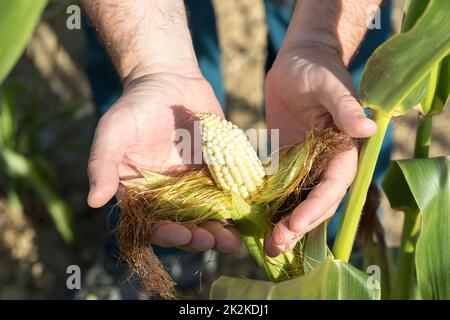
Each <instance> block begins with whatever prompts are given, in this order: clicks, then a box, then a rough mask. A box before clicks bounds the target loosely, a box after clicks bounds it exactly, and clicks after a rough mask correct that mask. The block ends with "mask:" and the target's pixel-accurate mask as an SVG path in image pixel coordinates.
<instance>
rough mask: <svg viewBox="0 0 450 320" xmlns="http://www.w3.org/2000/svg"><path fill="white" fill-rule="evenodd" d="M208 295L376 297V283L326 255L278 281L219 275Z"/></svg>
mask: <svg viewBox="0 0 450 320" xmlns="http://www.w3.org/2000/svg"><path fill="white" fill-rule="evenodd" d="M210 298H211V299H217V300H218V299H225V300H228V299H233V300H336V299H342V300H344V299H345V300H350V299H379V298H380V290H379V283H378V281H377V280H376V279H374V278H371V277H369V276H368V275H367V274H365V273H363V272H362V271H360V270H358V269H356V268H354V267H353V266H351V265H350V264H347V263H345V262H342V261H339V260H333V259H332V258H331V257H329V258H327V259H326V260H325V261H323V262H322V263H321V264H319V265H318V266H317V267H316V268H315V269H314V270H312V271H310V272H309V273H307V274H305V275H303V276H300V277H297V278H294V279H291V280H287V281H283V282H279V283H274V282H269V281H259V280H248V279H241V278H233V277H220V278H219V279H217V280H216V281H215V282H214V283H213V285H212V288H211V293H210Z"/></svg>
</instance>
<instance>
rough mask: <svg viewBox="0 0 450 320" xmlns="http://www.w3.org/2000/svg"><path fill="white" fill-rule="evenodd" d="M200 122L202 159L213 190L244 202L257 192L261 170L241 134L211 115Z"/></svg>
mask: <svg viewBox="0 0 450 320" xmlns="http://www.w3.org/2000/svg"><path fill="white" fill-rule="evenodd" d="M196 115H197V117H198V118H199V119H200V130H201V135H202V151H203V157H204V160H205V162H206V164H207V165H208V168H209V171H210V172H211V175H212V176H213V178H214V181H215V182H216V184H217V186H218V187H219V188H220V189H221V190H224V191H230V192H234V193H238V194H239V195H240V196H241V197H243V198H248V197H249V196H250V195H252V194H254V193H255V192H256V191H258V190H259V188H260V187H261V185H262V184H263V178H264V176H265V173H264V167H263V165H262V163H261V160H259V158H258V155H257V154H256V151H255V150H254V149H253V147H252V145H251V144H250V141H249V140H248V138H247V137H246V136H245V134H244V132H243V131H242V130H241V129H239V128H238V127H237V126H236V125H234V124H232V123H231V122H230V121H226V120H223V119H221V118H220V117H219V116H217V115H215V114H211V113H197V114H196Z"/></svg>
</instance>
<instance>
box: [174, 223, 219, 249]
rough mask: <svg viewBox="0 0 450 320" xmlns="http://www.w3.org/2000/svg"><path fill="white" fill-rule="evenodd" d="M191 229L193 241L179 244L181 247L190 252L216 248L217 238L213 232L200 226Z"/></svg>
mask: <svg viewBox="0 0 450 320" xmlns="http://www.w3.org/2000/svg"><path fill="white" fill-rule="evenodd" d="M190 231H191V235H192V238H191V241H190V242H189V243H188V244H187V245H184V246H179V247H178V248H179V249H182V250H185V251H188V252H200V251H205V250H209V249H213V248H214V245H215V239H214V236H213V235H212V234H211V232H209V231H208V230H205V229H203V228H199V227H194V228H193V229H191V230H190Z"/></svg>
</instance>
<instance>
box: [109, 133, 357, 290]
mask: <svg viewBox="0 0 450 320" xmlns="http://www.w3.org/2000/svg"><path fill="white" fill-rule="evenodd" d="M352 145H353V142H352V140H351V139H350V138H348V137H347V136H345V135H343V134H341V133H339V132H338V131H336V129H334V128H327V129H322V130H314V131H312V132H310V133H309V134H308V136H307V138H306V139H305V142H304V143H301V144H296V145H293V146H290V147H288V148H284V149H282V150H281V151H279V152H278V154H276V155H274V156H277V157H279V161H280V162H279V170H278V171H277V172H276V173H275V174H274V175H271V176H266V177H265V178H264V183H263V185H262V187H261V188H260V190H259V192H258V193H255V194H254V195H251V196H250V197H249V198H246V199H244V198H242V197H241V196H240V195H239V194H237V193H234V192H226V191H223V190H221V189H219V188H218V186H217V185H216V184H215V182H214V179H213V177H212V176H211V174H210V173H209V171H208V169H207V168H206V167H204V168H201V169H198V170H193V171H190V172H187V173H185V174H183V175H182V176H176V177H169V176H164V175H160V174H157V173H154V172H149V171H146V170H143V169H141V170H140V172H141V174H142V178H138V179H134V180H128V181H122V184H123V185H124V186H125V187H126V191H125V193H124V196H123V198H122V199H121V201H120V203H119V205H120V208H121V219H120V222H119V225H118V227H117V230H116V234H117V237H118V243H119V246H120V248H121V252H122V255H123V258H124V259H125V260H126V261H127V262H128V263H129V264H130V266H131V268H132V270H134V271H135V272H136V273H137V274H138V275H139V276H140V277H141V278H142V280H143V283H144V286H145V287H146V289H147V290H148V291H149V293H157V294H159V295H160V296H161V297H163V298H173V297H174V294H175V292H174V284H173V282H172V281H171V279H170V277H169V276H168V274H167V272H166V271H165V270H164V268H163V266H162V265H161V263H160V262H159V261H158V259H157V258H156V257H155V256H154V254H153V252H152V249H151V248H150V246H149V244H150V239H151V232H152V228H153V226H154V224H155V223H156V222H158V221H161V220H169V221H173V222H177V223H180V224H183V225H185V226H187V227H188V228H189V227H193V226H195V225H198V224H200V223H202V222H204V221H207V220H211V219H228V220H231V221H233V223H234V224H235V225H236V227H237V228H238V230H239V231H240V233H241V235H242V237H243V240H244V243H245V244H246V246H247V248H248V249H249V252H250V253H251V255H252V256H253V257H254V258H255V260H256V261H257V262H258V264H259V265H260V266H261V267H262V268H263V269H264V271H265V272H266V274H267V276H268V277H269V278H270V279H271V280H273V281H281V280H285V279H288V278H291V277H295V276H298V275H301V274H303V261H302V257H301V254H300V252H301V250H300V247H301V245H302V242H301V241H299V243H298V245H297V247H296V249H295V250H294V251H293V252H292V253H283V254H281V255H280V256H278V257H276V258H270V257H268V256H266V255H265V254H264V239H265V238H266V237H267V236H268V235H269V234H270V232H271V231H272V228H273V226H274V225H275V224H276V223H277V222H278V221H279V220H281V219H282V218H283V217H284V216H286V215H288V214H289V213H290V212H291V211H292V209H293V208H295V206H297V205H298V204H299V203H300V202H301V201H302V200H303V199H305V197H306V196H307V194H308V193H309V192H310V190H311V189H312V188H314V187H315V186H316V185H317V184H318V183H320V178H321V175H322V172H323V171H324V169H325V167H326V165H327V163H328V161H329V159H330V158H331V157H333V156H334V155H335V154H336V153H338V152H341V151H343V150H346V149H349V148H350V147H351V146H352Z"/></svg>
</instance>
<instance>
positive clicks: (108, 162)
mask: <svg viewBox="0 0 450 320" xmlns="http://www.w3.org/2000/svg"><path fill="white" fill-rule="evenodd" d="M111 132H114V131H109V130H106V128H105V127H104V126H102V123H101V122H100V123H99V125H98V127H97V130H96V133H95V137H94V141H93V143H92V148H91V154H90V156H89V162H88V176H89V195H88V199H87V202H88V205H89V206H90V207H92V208H99V207H101V206H104V205H105V204H106V203H107V202H108V201H109V200H110V199H111V198H112V197H113V196H114V195H115V193H116V191H117V189H118V187H119V165H120V162H121V161H122V157H123V154H124V150H125V146H122V143H121V142H120V139H117V138H118V137H116V135H115V134H114V133H113V134H111Z"/></svg>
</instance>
